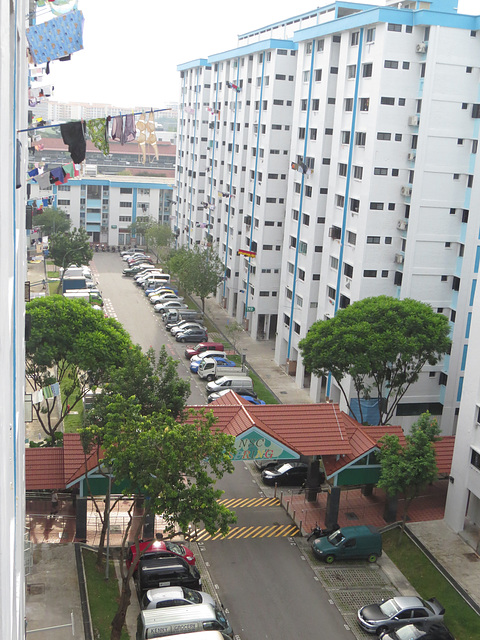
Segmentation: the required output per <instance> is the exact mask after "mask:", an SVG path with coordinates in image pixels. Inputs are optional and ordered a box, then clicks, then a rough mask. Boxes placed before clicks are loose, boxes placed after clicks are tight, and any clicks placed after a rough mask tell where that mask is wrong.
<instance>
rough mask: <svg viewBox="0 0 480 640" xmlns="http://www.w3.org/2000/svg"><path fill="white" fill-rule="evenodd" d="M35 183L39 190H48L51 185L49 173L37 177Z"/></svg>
mask: <svg viewBox="0 0 480 640" xmlns="http://www.w3.org/2000/svg"><path fill="white" fill-rule="evenodd" d="M37 182H38V185H39V187H40V189H49V188H50V185H51V184H52V183H51V182H50V171H46V172H45V173H42V175H41V176H38V178H37Z"/></svg>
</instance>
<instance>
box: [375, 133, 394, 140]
mask: <svg viewBox="0 0 480 640" xmlns="http://www.w3.org/2000/svg"><path fill="white" fill-rule="evenodd" d="M391 139H392V134H391V133H386V132H384V131H379V132H378V133H377V140H391Z"/></svg>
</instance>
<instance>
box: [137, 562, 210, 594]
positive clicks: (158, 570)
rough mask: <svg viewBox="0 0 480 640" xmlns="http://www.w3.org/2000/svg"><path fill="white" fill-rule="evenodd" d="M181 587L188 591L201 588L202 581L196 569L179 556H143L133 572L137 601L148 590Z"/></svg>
mask: <svg viewBox="0 0 480 640" xmlns="http://www.w3.org/2000/svg"><path fill="white" fill-rule="evenodd" d="M159 586H162V587H173V586H181V587H187V588H190V589H198V590H200V589H201V588H202V579H201V577H200V572H199V571H198V569H197V567H194V566H191V565H189V564H188V562H187V561H186V560H184V559H183V558H180V557H179V556H170V557H168V556H160V557H157V556H145V557H142V558H140V560H139V563H138V567H137V571H136V572H135V587H136V590H137V595H138V600H139V601H140V602H141V600H142V598H143V595H144V594H145V593H146V592H147V591H148V590H149V589H155V588H156V587H159Z"/></svg>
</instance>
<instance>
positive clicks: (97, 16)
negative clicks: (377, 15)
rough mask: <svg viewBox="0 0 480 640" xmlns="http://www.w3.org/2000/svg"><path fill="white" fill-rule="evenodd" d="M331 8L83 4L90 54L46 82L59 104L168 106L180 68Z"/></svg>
mask: <svg viewBox="0 0 480 640" xmlns="http://www.w3.org/2000/svg"><path fill="white" fill-rule="evenodd" d="M377 1H378V3H379V4H381V0H377ZM323 4H324V2H322V1H319V0H294V1H293V2H292V0H237V2H231V1H230V0H206V1H204V2H200V1H199V0H182V1H180V0H170V1H166V2H165V1H164V0H163V1H162V0H137V2H135V1H133V0H79V2H78V8H79V9H81V10H82V11H83V14H84V17H85V25H84V32H83V33H84V49H83V51H79V52H77V53H75V54H73V55H72V59H71V61H70V62H54V63H53V64H52V65H51V73H50V75H49V76H46V78H47V82H46V83H48V84H50V83H51V84H53V85H54V86H55V92H54V95H53V100H58V101H61V102H101V103H109V104H112V105H115V106H121V107H133V106H144V107H150V106H151V107H162V106H164V105H165V104H166V103H169V102H177V101H178V96H179V86H180V85H179V74H178V71H177V65H178V64H181V63H183V62H189V61H190V60H195V59H197V58H207V57H208V56H209V55H212V54H215V53H220V52H222V51H226V50H228V49H233V48H235V47H236V45H237V36H238V35H239V34H242V33H245V32H247V31H252V30H254V29H257V28H259V27H262V26H266V25H268V24H271V23H273V22H278V21H279V20H283V19H285V18H289V17H291V16H293V15H298V14H301V13H304V12H307V11H310V10H312V9H314V8H316V7H317V6H319V5H320V6H321V5H323ZM458 11H459V13H469V14H473V15H477V14H480V2H479V0H458ZM50 16H51V14H50ZM51 17H53V16H51Z"/></svg>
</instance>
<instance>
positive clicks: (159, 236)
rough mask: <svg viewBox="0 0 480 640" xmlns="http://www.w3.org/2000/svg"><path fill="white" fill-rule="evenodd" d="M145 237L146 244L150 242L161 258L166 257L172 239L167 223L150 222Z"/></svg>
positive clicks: (164, 258) (165, 258)
mask: <svg viewBox="0 0 480 640" xmlns="http://www.w3.org/2000/svg"><path fill="white" fill-rule="evenodd" d="M145 238H146V241H147V246H148V245H149V244H151V245H152V246H153V249H154V250H155V253H156V254H157V255H158V256H159V257H161V258H162V259H163V260H167V259H168V254H169V251H170V249H171V246H172V241H173V233H172V230H171V228H170V226H169V225H168V224H162V223H161V222H157V223H153V224H151V225H150V227H149V228H148V229H147V231H146V233H145Z"/></svg>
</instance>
